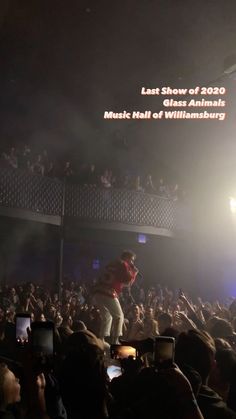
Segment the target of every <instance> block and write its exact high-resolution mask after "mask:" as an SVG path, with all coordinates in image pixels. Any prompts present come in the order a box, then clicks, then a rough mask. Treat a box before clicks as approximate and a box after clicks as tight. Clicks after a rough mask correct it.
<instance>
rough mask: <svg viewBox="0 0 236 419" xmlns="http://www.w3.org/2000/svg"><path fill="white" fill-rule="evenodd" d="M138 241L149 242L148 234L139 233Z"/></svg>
mask: <svg viewBox="0 0 236 419" xmlns="http://www.w3.org/2000/svg"><path fill="white" fill-rule="evenodd" d="M138 242H139V243H142V244H145V243H147V236H146V234H139V235H138Z"/></svg>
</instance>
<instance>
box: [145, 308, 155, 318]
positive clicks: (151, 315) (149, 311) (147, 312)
mask: <svg viewBox="0 0 236 419" xmlns="http://www.w3.org/2000/svg"><path fill="white" fill-rule="evenodd" d="M145 319H148V320H151V319H154V312H153V308H152V307H147V308H146V309H145Z"/></svg>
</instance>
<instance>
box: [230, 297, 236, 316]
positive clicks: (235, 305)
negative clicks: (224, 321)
mask: <svg viewBox="0 0 236 419" xmlns="http://www.w3.org/2000/svg"><path fill="white" fill-rule="evenodd" d="M229 311H230V313H231V317H236V299H234V300H233V301H232V303H231V304H230V306H229Z"/></svg>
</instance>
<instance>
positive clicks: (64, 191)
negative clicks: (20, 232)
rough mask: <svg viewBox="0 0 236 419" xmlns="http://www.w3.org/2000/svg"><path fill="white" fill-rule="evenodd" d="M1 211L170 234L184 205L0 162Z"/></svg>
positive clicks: (29, 217)
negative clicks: (43, 173) (45, 174)
mask: <svg viewBox="0 0 236 419" xmlns="http://www.w3.org/2000/svg"><path fill="white" fill-rule="evenodd" d="M0 215H2V216H8V217H15V218H23V219H26V220H34V221H39V222H43V223H49V224H54V225H58V226H60V225H61V223H62V220H64V223H65V225H66V224H69V225H78V226H82V227H94V228H103V229H104V228H105V229H116V230H121V231H122V230H126V231H134V232H143V233H150V234H158V235H163V236H169V237H171V236H173V235H174V234H175V232H176V231H177V230H178V229H179V228H180V226H181V225H182V227H181V228H183V227H184V225H183V205H182V204H180V203H179V202H176V201H173V200H171V199H167V198H163V197H159V196H156V195H150V194H146V193H140V192H135V191H130V190H125V189H115V188H112V189H108V190H104V189H103V188H99V187H89V186H81V185H75V184H70V183H65V182H64V181H63V180H60V179H57V178H48V177H43V176H39V175H33V174H29V173H28V172H25V171H21V170H19V169H17V170H14V169H5V168H0ZM181 219H182V221H180V220H181ZM184 219H186V217H185V216H184Z"/></svg>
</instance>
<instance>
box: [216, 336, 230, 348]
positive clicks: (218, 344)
mask: <svg viewBox="0 0 236 419" xmlns="http://www.w3.org/2000/svg"><path fill="white" fill-rule="evenodd" d="M214 341H215V347H216V351H221V350H223V349H232V347H231V345H230V343H229V342H228V341H227V340H225V339H222V338H216V339H214Z"/></svg>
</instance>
